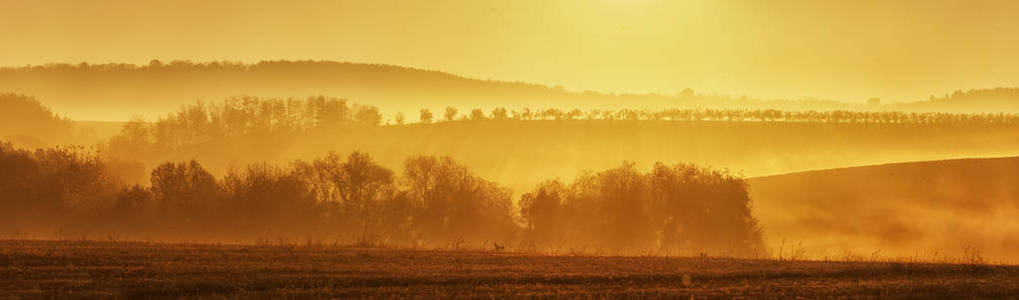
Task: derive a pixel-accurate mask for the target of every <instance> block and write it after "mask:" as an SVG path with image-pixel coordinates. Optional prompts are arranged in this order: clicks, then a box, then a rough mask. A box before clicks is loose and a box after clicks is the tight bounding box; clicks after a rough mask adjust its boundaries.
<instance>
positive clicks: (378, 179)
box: [0, 144, 767, 257]
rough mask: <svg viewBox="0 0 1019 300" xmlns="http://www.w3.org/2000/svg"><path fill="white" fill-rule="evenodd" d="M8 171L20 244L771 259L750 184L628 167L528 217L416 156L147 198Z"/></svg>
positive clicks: (181, 187)
mask: <svg viewBox="0 0 1019 300" xmlns="http://www.w3.org/2000/svg"><path fill="white" fill-rule="evenodd" d="M0 170H3V172H2V173H0V195H3V198H0V231H2V232H3V233H4V234H13V235H15V236H21V235H24V236H28V237H51V238H67V237H77V236H81V237H88V236H99V237H104V236H105V237H107V238H112V237H118V238H128V239H150V238H156V239H162V240H202V241H231V242H251V241H256V240H271V239H290V240H297V239H306V240H308V241H315V242H316V243H321V242H342V243H356V244H358V245H362V246H383V245H388V246H415V247H417V246H425V247H436V246H439V247H451V248H460V247H467V246H471V247H474V246H477V245H481V246H483V247H486V246H494V247H496V248H498V249H501V248H502V247H506V246H514V247H517V248H516V249H520V250H528V251H550V250H552V249H553V248H552V247H554V246H553V244H551V243H554V245H555V246H558V247H568V248H569V249H571V251H582V252H585V253H592V252H596V251H597V252H600V253H602V252H604V251H608V252H611V253H617V254H634V253H638V252H641V251H651V250H654V251H674V252H673V253H677V254H678V253H683V252H682V251H685V253H687V254H692V253H712V254H719V255H721V254H726V255H729V256H756V257H763V256H765V255H767V253H766V252H764V250H763V249H762V248H761V233H760V229H759V228H758V227H757V223H756V220H755V219H754V217H753V215H752V214H751V212H750V203H749V198H748V197H747V191H746V184H745V182H744V181H743V180H742V179H741V178H737V177H732V176H729V175H727V174H723V173H718V172H716V171H710V170H707V169H700V168H696V167H694V166H688V165H676V166H672V167H669V166H665V165H662V164H659V165H656V167H655V169H654V170H653V171H652V172H651V173H649V174H641V173H639V172H637V171H636V170H635V169H634V168H633V165H632V164H628V165H624V166H623V167H622V168H618V169H614V170H608V171H605V172H602V173H599V174H597V175H587V176H586V177H585V178H587V179H582V180H579V181H577V182H576V183H574V184H573V185H571V188H570V190H568V191H567V190H565V189H564V190H560V191H556V192H555V193H557V194H556V196H554V197H557V198H556V199H554V200H553V199H551V198H549V196H548V195H546V194H539V195H535V194H528V195H527V196H525V201H524V203H526V205H524V206H523V207H522V209H518V208H517V207H516V206H515V205H514V204H513V202H514V201H513V200H512V198H511V193H510V191H509V189H506V188H504V187H501V186H499V185H498V184H496V183H494V182H491V181H487V180H485V179H483V178H480V177H477V176H476V175H474V174H472V173H471V171H470V170H469V169H468V168H466V167H464V166H462V165H460V164H459V163H457V162H455V161H454V160H452V159H451V158H448V157H434V156H415V157H409V158H407V159H406V160H405V161H404V167H403V173H402V174H399V175H397V174H396V173H394V172H393V171H391V170H389V169H387V168H385V167H382V166H380V165H378V164H376V163H375V162H374V161H373V160H372V159H371V157H370V156H368V155H367V154H364V153H360V152H354V153H351V154H350V155H349V156H347V157H346V158H343V157H340V156H339V155H336V154H335V153H330V154H328V155H326V156H325V157H322V158H318V159H315V160H311V161H294V162H291V163H290V164H288V165H286V166H282V167H281V166H277V165H272V164H252V165H247V166H245V167H240V168H236V169H232V170H230V171H229V172H228V173H227V174H226V175H225V176H223V177H221V178H217V177H216V176H213V175H212V174H211V173H209V172H208V171H206V170H205V169H204V168H203V167H202V166H201V165H200V164H199V163H198V162H196V161H193V160H192V161H188V162H179V163H173V162H169V163H163V164H160V165H159V166H157V167H155V168H154V169H152V170H151V175H150V176H149V177H150V182H149V184H148V185H145V186H141V185H128V184H125V183H123V182H122V181H120V180H118V179H117V177H116V176H114V175H113V174H112V173H113V172H114V170H113V169H111V168H110V166H109V165H108V164H107V163H105V162H103V160H102V159H101V158H100V157H99V156H96V155H95V154H94V153H89V152H87V151H83V150H81V149H73V148H49V149H38V150H36V151H27V150H19V149H14V148H13V147H12V146H11V145H10V144H0ZM560 195H561V196H562V197H564V199H562V200H563V201H560V200H559V199H558V197H560ZM552 201H554V203H553V202H552ZM520 216H523V217H520ZM521 224H526V225H521ZM550 226H554V227H555V228H553V227H550ZM560 226H561V227H560ZM555 231H559V232H562V233H566V234H567V235H555V234H549V232H555ZM606 232H611V233H612V234H605V233H606ZM577 237H580V239H574V238H577ZM557 250H559V251H561V250H562V249H557Z"/></svg>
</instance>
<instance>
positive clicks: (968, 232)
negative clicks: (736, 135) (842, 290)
mask: <svg viewBox="0 0 1019 300" xmlns="http://www.w3.org/2000/svg"><path fill="white" fill-rule="evenodd" d="M748 181H749V184H750V193H751V197H752V198H753V199H754V201H755V204H756V205H755V208H756V210H755V212H756V213H757V215H758V217H759V218H760V220H761V223H762V224H764V226H765V234H766V236H767V237H768V238H769V239H770V240H771V241H770V243H771V246H774V247H775V249H779V247H781V244H782V241H783V240H784V241H785V250H784V251H785V253H786V255H789V253H790V252H791V251H804V252H806V254H807V255H808V256H812V257H814V258H823V257H836V258H842V257H843V256H845V255H847V254H850V255H862V256H864V257H867V258H869V257H871V256H872V255H874V256H880V257H915V256H920V257H931V256H937V255H941V256H949V255H955V256H958V255H961V254H962V253H963V252H964V251H966V250H967V249H968V250H969V251H974V250H975V251H977V252H976V253H979V254H982V255H983V256H984V257H986V258H989V259H992V260H998V261H1010V262H1016V261H1019V252H1017V251H1016V249H1019V221H1017V220H1019V219H1017V218H1016V216H1017V213H1019V184H1017V183H1019V157H1007V158H985V159H956V160H941V161H925V162H911V163H897V164H885V165H873V166H864V167H851V168H840V169H830V170H819V171H809V172H800V173H792V174H784V175H776V176H767V177H757V178H751V179H749V180H748ZM801 242H802V244H800V243H801Z"/></svg>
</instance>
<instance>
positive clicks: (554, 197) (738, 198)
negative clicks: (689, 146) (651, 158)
mask: <svg viewBox="0 0 1019 300" xmlns="http://www.w3.org/2000/svg"><path fill="white" fill-rule="evenodd" d="M750 204H751V201H750V198H749V196H748V195H747V186H746V182H744V181H743V179H742V178H738V177H736V176H733V175H730V174H728V173H726V172H719V171H714V170H708V169H703V168H698V167H696V166H693V165H686V164H677V165H672V166H669V165H665V164H662V163H657V164H655V166H654V168H653V169H652V170H651V171H650V172H648V173H642V172H640V171H639V170H637V169H636V168H635V167H634V165H633V164H632V163H627V164H624V165H623V166H622V167H620V168H616V169H611V170H607V171H604V172H600V173H597V174H592V173H586V174H584V175H582V176H580V177H579V178H577V179H576V180H574V181H573V182H572V183H569V184H565V183H563V182H561V181H559V180H552V181H547V182H544V183H542V184H540V185H539V186H538V187H537V188H536V189H535V190H534V191H532V192H530V193H527V194H524V195H523V196H522V197H521V201H520V207H521V216H522V219H523V221H524V225H525V226H526V227H525V228H526V235H527V236H528V237H529V238H532V239H533V240H534V241H536V242H538V243H542V244H546V245H548V244H552V245H555V244H567V245H590V246H592V247H595V246H609V247H616V248H629V249H631V250H640V249H649V248H654V249H668V250H672V251H677V252H679V253H683V251H688V252H690V253H697V251H705V252H710V253H730V254H732V255H739V256H752V255H758V254H760V253H755V251H763V245H762V244H761V231H760V228H759V227H758V225H757V220H756V219H755V218H754V217H753V215H752V214H751V207H750Z"/></svg>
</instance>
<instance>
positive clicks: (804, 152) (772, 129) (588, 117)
mask: <svg viewBox="0 0 1019 300" xmlns="http://www.w3.org/2000/svg"><path fill="white" fill-rule="evenodd" d="M418 115H419V117H420V118H421V120H423V121H419V122H418V123H414V122H410V123H406V120H405V124H402V125H399V126H377V125H380V124H394V123H392V122H387V121H386V120H385V119H384V117H383V116H382V114H381V113H380V112H379V111H378V110H376V109H375V107H374V106H368V105H356V104H352V103H350V102H349V101H345V100H343V99H337V98H328V97H310V98H302V99H293V98H257V97H233V98H228V99H226V100H222V101H219V102H212V103H210V102H196V103H193V104H190V105H185V106H183V107H181V108H180V109H178V110H176V111H175V112H173V113H170V114H167V115H165V116H163V117H161V118H158V119H155V120H150V121H147V120H144V119H140V118H139V119H135V120H132V121H130V122H127V123H125V124H124V126H123V128H122V130H121V132H120V133H119V134H117V135H115V136H112V137H111V138H110V139H108V140H107V141H105V142H104V143H102V145H100V146H99V147H98V148H99V150H100V153H101V154H102V156H103V157H104V158H106V159H109V160H111V161H120V163H118V164H119V165H122V166H124V167H123V168H118V171H123V172H127V173H124V174H118V176H120V177H124V178H130V179H131V180H130V182H132V183H146V182H148V175H149V174H148V172H146V171H145V170H147V169H150V168H153V167H155V166H156V165H158V164H160V163H162V162H166V161H184V160H190V159H192V158H195V159H197V160H198V161H199V162H201V164H202V165H203V166H204V167H205V168H206V169H208V170H209V171H210V172H212V173H213V174H215V175H216V176H222V175H225V173H226V171H227V170H228V169H229V168H230V167H231V166H232V165H244V164H248V163H257V162H266V161H270V162H287V161H291V160H295V159H306V160H307V159H313V158H315V157H320V156H322V155H324V154H325V153H327V152H328V151H340V152H350V151H355V150H363V151H368V152H371V153H374V154H375V155H377V159H378V160H379V162H380V164H382V165H385V166H387V167H390V168H395V167H398V166H400V164H401V163H402V161H403V159H404V158H406V157H407V156H412V155H419V154H429V155H438V156H453V157H456V158H457V159H458V160H461V161H463V162H464V163H465V164H467V165H469V166H471V168H472V169H473V170H474V171H475V172H478V173H479V174H483V175H484V176H486V178H490V179H494V180H497V181H498V182H500V183H502V184H505V185H507V186H510V187H512V188H513V189H514V190H518V191H522V190H525V189H529V188H530V187H532V186H534V185H535V184H537V183H538V182H539V180H540V178H545V177H566V176H573V175H575V174H573V173H572V172H573V171H574V170H579V169H589V168H590V169H606V168H611V167H613V166H615V165H616V164H617V163H618V162H619V161H623V160H630V161H636V162H638V163H640V164H652V163H654V162H655V161H669V160H671V159H674V158H675V157H691V158H695V159H697V161H698V163H703V164H708V165H713V166H719V167H729V168H739V169H741V170H743V171H744V172H746V174H748V175H760V174H775V173H781V172H788V171H791V170H804V169H817V168H831V167H838V166H842V165H852V164H866V163H873V162H875V161H882V160H884V161H904V160H924V159H937V158H943V157H959V156H988V155H1002V154H1000V153H1002V152H1004V151H1009V150H1010V149H1014V143H1011V142H1008V141H1013V140H1015V139H1014V138H1013V137H1014V136H1015V135H1016V132H1017V131H1016V130H1015V128H1016V127H1017V126H1019V117H1017V116H1016V115H1012V114H944V113H901V112H851V111H827V112H817V111H805V112H797V111H777V110H683V109H670V110H657V111H656V110H588V111H582V110H579V109H573V110H568V111H563V110H558V109H544V110H537V109H536V110H531V109H526V108H525V109H508V108H500V107H497V108H495V109H492V110H490V111H483V110H481V109H469V110H463V109H458V108H456V107H453V106H446V107H445V109H440V110H434V111H433V110H429V109H422V110H420V111H419V113H418ZM656 120H657V121H656ZM395 124H399V122H397V123H395ZM723 137H725V138H723ZM987 139H994V140H1001V141H1005V142H1004V143H995V144H987V143H984V142H981V141H984V140H987ZM776 140H781V141H784V142H781V143H774V142H771V141H776ZM536 141H541V142H536ZM945 143H953V144H955V145H959V146H960V147H958V148H953V149H954V150H953V149H946V148H944V147H941V146H940V145H944V144H945ZM802 145H810V147H803V146H802ZM891 148H897V149H898V150H896V151H886V150H888V149H891ZM853 149H856V150H853ZM876 150H881V151H876ZM493 151H496V152H493ZM846 151H856V152H859V153H858V154H855V155H847V152H846ZM875 151H876V152H875ZM489 153H504V154H505V155H500V156H502V157H504V158H505V159H504V160H503V159H492V157H491V156H490V154H489ZM581 153H587V154H588V155H579V154H581ZM879 156H880V157H879ZM131 161H136V162H138V163H139V164H137V165H136V166H135V167H133V168H127V165H128V163H126V162H131Z"/></svg>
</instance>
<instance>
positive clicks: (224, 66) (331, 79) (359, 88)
mask: <svg viewBox="0 0 1019 300" xmlns="http://www.w3.org/2000/svg"><path fill="white" fill-rule="evenodd" d="M0 91H6V92H14V93H23V94H30V95H34V96H36V97H39V98H41V99H46V102H47V105H49V106H50V107H52V108H53V109H55V110H57V111H60V112H62V113H64V114H66V115H68V116H70V117H71V118H72V119H75V120H92V121H100V120H104V121H126V120H128V119H129V118H131V117H132V116H133V115H136V114H140V115H144V116H149V117H153V116H159V115H161V114H162V113H163V112H167V111H172V110H175V109H176V108H177V107H179V106H180V105H182V104H191V103H194V102H195V101H197V100H215V99H222V98H226V97H230V96H240V95H258V96H265V97H298V98H304V97H307V96H312V95H325V96H333V97H343V98H349V99H350V100H353V101H355V102H358V103H368V104H371V105H375V106H378V107H379V108H380V109H381V110H382V111H383V113H385V114H386V115H387V116H392V115H393V114H394V113H396V112H404V113H407V114H408V115H409V116H411V118H410V119H411V120H415V119H416V116H417V114H416V112H417V111H418V110H419V109H422V108H427V109H432V110H433V111H438V110H441V109H442V108H444V107H446V106H448V105H452V106H456V107H459V108H460V109H461V110H467V109H471V108H481V109H485V111H489V110H491V109H492V108H494V107H499V106H502V107H507V108H517V107H541V108H545V107H556V108H562V109H571V108H585V109H586V108H599V109H605V108H611V109H622V108H630V109H640V108H656V109H657V108H665V107H716V108H741V109H742V108H776V109H835V108H841V109H852V108H856V107H858V106H861V105H854V104H846V103H839V102H833V101H762V100H755V99H742V98H741V99H737V98H732V97H719V96H706V95H695V94H693V92H692V91H691V92H688V93H683V94H681V95H675V96H662V95H630V94H621V95H615V94H602V93H596V92H570V91H566V90H564V89H562V88H560V87H549V86H544V85H539V84H531V83H522V82H505V81H491V80H479V79H471V78H464V77H460V76H456V75H453V74H449V73H443V72H438V71H429V70H420V69H413V68H405V67H399V66H392V65H377V64H357V63H341V62H330V61H266V62H260V63H257V64H251V65H245V64H239V63H220V62H214V63H191V62H187V61H175V62H172V63H169V64H164V63H161V62H158V61H153V62H152V63H151V64H149V65H146V66H136V65H129V64H102V65H95V64H91V65H90V64H79V65H69V64H52V65H46V66H31V67H19V68H0Z"/></svg>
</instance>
